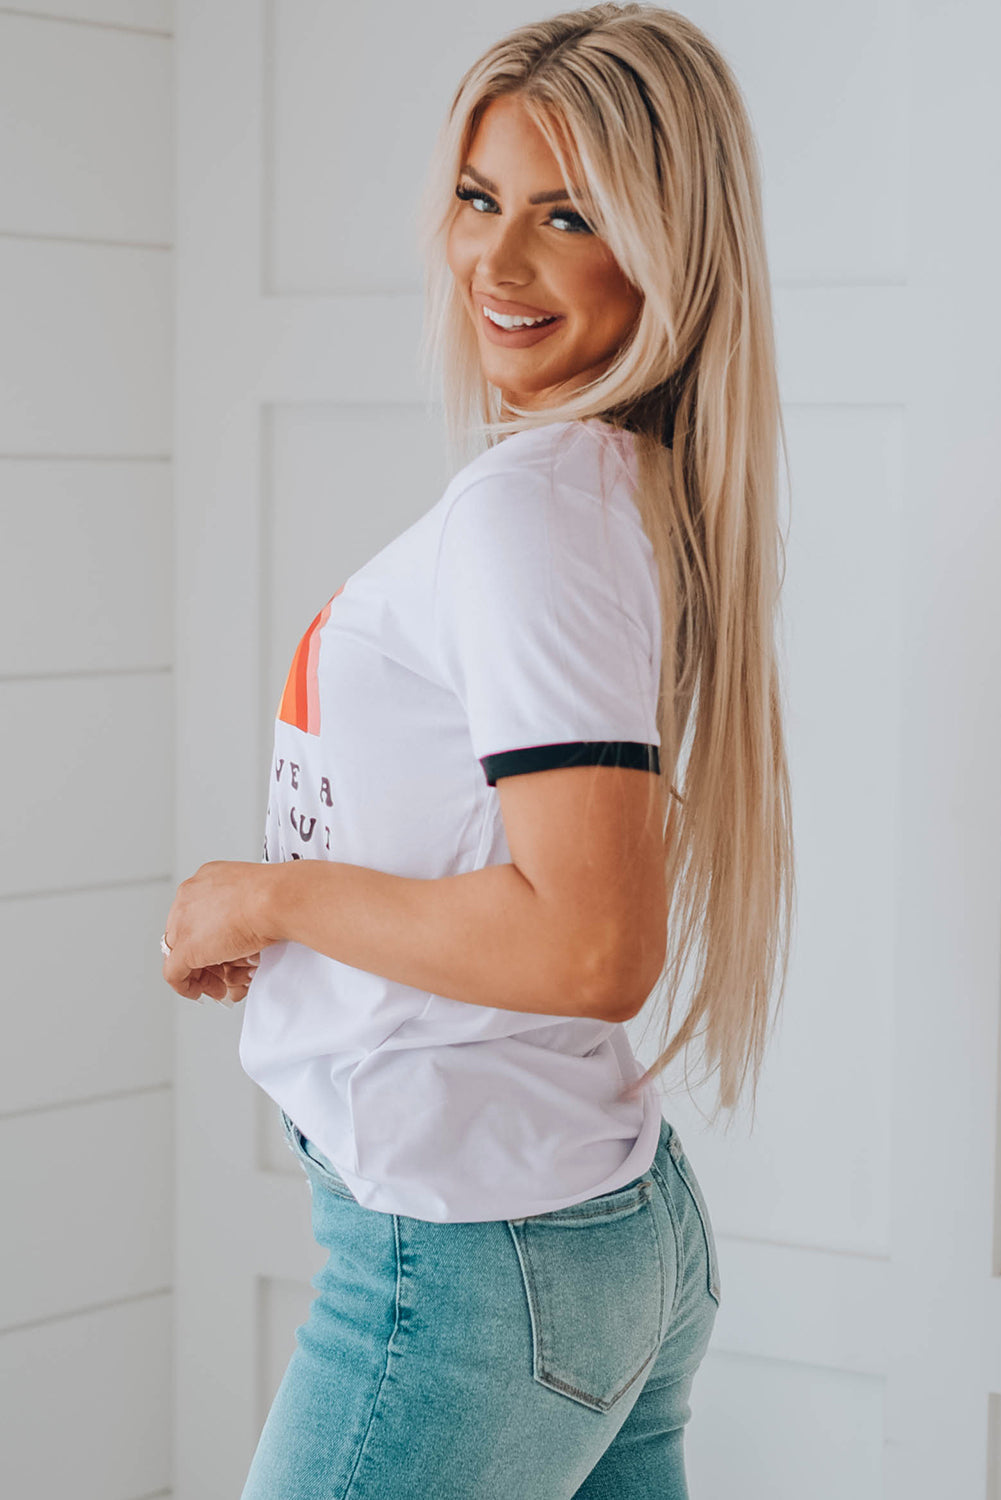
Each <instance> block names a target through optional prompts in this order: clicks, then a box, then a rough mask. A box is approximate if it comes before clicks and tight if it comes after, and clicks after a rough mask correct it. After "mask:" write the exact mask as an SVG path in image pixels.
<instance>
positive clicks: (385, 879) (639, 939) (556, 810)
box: [258, 766, 666, 1021]
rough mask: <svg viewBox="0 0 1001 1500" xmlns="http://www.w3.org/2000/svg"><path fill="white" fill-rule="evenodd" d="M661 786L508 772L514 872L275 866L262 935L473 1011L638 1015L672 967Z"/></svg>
mask: <svg viewBox="0 0 1001 1500" xmlns="http://www.w3.org/2000/svg"><path fill="white" fill-rule="evenodd" d="M656 783H657V778H656V777H655V776H653V775H652V774H651V773H649V772H645V771H638V770H632V769H625V768H621V767H612V766H586V767H585V766H575V767H567V768H561V769H555V770H547V771H541V772H533V773H530V774H526V775H520V776H510V777H505V778H503V779H502V780H500V781H499V782H498V793H499V795H500V798H501V805H502V811H503V816H504V824H505V830H506V833H507V838H508V846H509V848H510V850H511V854H512V858H513V861H514V862H513V863H511V864H503V865H488V866H487V867H486V868H485V869H481V870H474V871H469V872H468V873H466V874H462V875H450V876H445V877H443V878H441V879H413V878H410V877H406V876H401V875H389V874H385V873H383V872H381V871H379V870H371V869H368V868H366V867H364V866H360V865H350V864H342V863H338V862H335V861H327V860H317V859H301V860H289V861H287V862H285V863H282V864H279V865H272V866H266V867H263V869H266V871H267V876H268V878H267V879H266V880H265V881H263V882H262V885H261V890H262V893H263V896H262V899H263V902H264V910H263V911H262V912H261V913H260V914H259V919H258V921H259V927H260V930H261V932H262V933H263V934H265V935H266V938H267V940H268V941H269V942H280V941H282V940H286V939H288V940H291V941H293V942H296V943H302V944H304V945H305V946H306V947H308V948H313V949H315V950H316V951H317V952H319V953H326V954H327V955H329V956H330V957H331V958H335V959H338V960H339V961H340V962H341V963H345V964H350V965H351V966H352V967H354V968H359V969H365V970H367V971H369V972H370V973H373V974H381V975H384V976H385V977H386V978H387V979H393V980H396V981H398V982H399V983H402V984H408V985H413V986H414V987H415V988H417V989H420V990H427V991H430V992H431V993H433V994H438V995H445V996H448V997H449V998H452V999H455V1000H462V1001H465V1002H466V1003H467V1004H470V1005H486V1006H492V1007H496V1008H497V1009H498V1010H516V1011H530V1012H533V1013H535V1014H539V1015H560V1016H589V1017H600V1018H601V1019H604V1020H610V1021H622V1020H625V1019H627V1018H628V1017H630V1016H632V1015H635V1014H636V1013H637V1011H638V1010H639V1009H640V1008H641V1006H642V1005H643V1003H644V1001H645V1000H646V998H647V996H648V995H649V993H650V991H651V989H652V988H653V986H654V984H655V983H656V981H657V978H658V975H659V974H660V970H661V967H662V965H663V960H664V951H665V942H666V910H665V904H664V903H665V896H664V846H663V809H662V807H661V804H660V800H659V798H658V799H657V800H656V803H653V802H651V801H650V800H648V799H650V796H651V792H653V791H655V790H656ZM654 807H656V809H657V810H658V811H659V813H660V816H657V815H656V813H655V812H654Z"/></svg>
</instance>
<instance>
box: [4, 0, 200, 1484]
mask: <svg viewBox="0 0 1001 1500" xmlns="http://www.w3.org/2000/svg"><path fill="white" fill-rule="evenodd" d="M172 29H173V18H172V6H171V5H170V3H169V0H47V3H45V4H44V5H38V6H35V5H32V4H30V3H24V0H22V3H21V4H20V5H18V6H16V7H9V8H7V7H3V8H0V532H2V541H0V724H2V733H0V779H2V785H3V787H4V793H5V797H4V812H3V817H2V820H0V825H2V832H0V849H2V853H0V953H2V954H3V1046H2V1048H0V1171H2V1178H3V1213H4V1224H5V1232H4V1235H3V1241H2V1243H3V1251H2V1274H0V1412H2V1414H3V1415H2V1417H0V1493H2V1494H4V1495H11V1496H14V1495H17V1496H24V1497H27V1496H31V1497H33V1500H50V1497H52V1500H55V1497H57V1496H58V1497H64V1496H70V1495H72V1496H73V1497H74V1500H138V1497H150V1496H153V1495H165V1494H169V1493H170V1483H171V1451H170V1432H171V1416H172V1413H171V1386H170V1374H171V1323H172V1301H173V1299H172V1285H171V1284H172V1278H173V1265H172V1261H173V1255H172V1198H173V1161H172V1157H173V1152H172V1132H171V1120H172V1097H171V1095H172V1088H171V1079H172V1073H173V1057H172V1050H173V1048H172V1018H173V1006H172V1004H171V992H169V991H168V990H167V989H166V987H165V986H164V984H163V981H162V979H161V977H160V957H159V953H158V949H157V936H158V934H159V932H160V930H161V927H162V918H163V916H164V913H165V911H166V909H167V905H168V904H169V900H170V897H171V894H172V890H173V883H172V879H171V859H172V848H171V823H172V810H173V765H172V751H173V727H172V726H173V690H172V689H173V683H172V668H173V656H174V650H173V638H172V590H173V565H172V557H171V536H172V526H171V449H172V391H171V381H172V367H173V358H172V354H173V351H172V340H173V303H172V294H173V266H172V259H173V257H172V241H173V217H174V210H173V136H174V131H173V62H174V60H173V41H172Z"/></svg>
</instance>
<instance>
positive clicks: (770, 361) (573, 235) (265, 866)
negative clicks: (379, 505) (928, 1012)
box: [163, 4, 792, 1500]
mask: <svg viewBox="0 0 1001 1500" xmlns="http://www.w3.org/2000/svg"><path fill="white" fill-rule="evenodd" d="M423 249H424V253H425V257H426V263H427V267H428V317H427V324H426V328H427V344H426V353H427V354H428V356H429V364H430V367H431V368H432V370H436V369H438V368H439V367H440V371H441V374H442V377H443V387H444V393H445V400H446V411H447V413H448V417H449V424H450V432H451V435H452V438H453V440H455V439H464V438H465V437H466V436H467V435H468V434H469V433H470V432H471V431H473V432H475V431H477V430H478V432H479V434H480V436H481V438H482V437H483V436H485V437H486V439H487V444H486V447H485V448H484V449H483V450H482V451H480V452H478V453H477V454H476V455H475V456H474V457H472V458H471V459H470V460H469V461H468V462H467V463H466V464H465V465H464V466H463V467H462V468H460V469H459V472H458V473H457V474H456V476H455V478H454V479H453V480H452V481H451V483H450V484H449V486H448V487H447V489H446V491H445V493H444V495H443V496H442V498H441V500H440V501H439V502H438V503H437V504H436V505H435V506H433V507H432V508H431V509H430V510H429V511H428V512H427V513H426V514H425V515H423V516H422V517H421V518H420V519H419V520H418V521H417V522H416V523H415V524H414V525H413V526H411V527H410V528H408V530H407V531H405V532H404V533H403V534H402V535H401V536H399V537H397V538H396V540H395V541H393V542H392V543H391V544H390V545H389V546H388V547H386V548H384V549H383V550H382V551H381V552H380V553H379V554H377V556H376V557H374V558H372V559H371V560H370V561H369V562H368V563H367V564H365V566H364V567H362V568H361V569H359V570H358V572H356V573H355V574H353V575H352V576H351V578H349V579H347V580H346V581H344V582H343V583H342V584H341V585H340V587H338V589H337V590H336V592H335V593H334V594H333V595H332V597H331V598H330V599H329V600H328V601H327V603H326V604H325V605H324V606H323V608H322V609H321V610H320V611H319V613H318V614H317V615H316V617H315V619H314V620H313V622H312V624H311V625H310V626H309V628H308V630H307V631H306V633H305V635H304V636H303V639H302V642H301V643H300V646H299V648H298V651H297V652H296V656H295V659H294V660H293V663H292V666H291V668H290V671H289V674H288V680H287V682H286V686H285V690H284V693H283V695H282V700H281V703H280V705H279V709H278V715H277V718H276V723H275V755H274V761H273V766H272V777H271V781H270V795H269V803H268V816H267V833H266V841H265V860H264V862H263V863H261V864H250V863H241V862H226V861H216V862H212V863H209V864H207V865H203V866H202V867H201V868H200V869H199V870H198V871H197V873H196V874H195V875H194V876H193V877H192V878H191V879H190V880H187V881H185V882H183V884H182V885H181V886H180V887H179V889H178V892H177V896H176V898H175V901H174V904H173V906H172V907H171V910H170V913H169V915H168V919H167V924H166V930H165V934H164V940H163V941H164V950H165V956H166V961H165V965H164V973H165V977H166V978H167V980H168V982H169V983H171V984H172V985H173V986H174V988H175V989H177V990H178V992H179V993H181V994H184V995H188V996H190V997H192V998H200V997H201V996H202V995H203V994H208V995H210V996H213V997H214V998H216V999H228V1000H229V1001H230V1002H232V1001H233V1000H235V999H239V998H242V997H244V996H245V997H246V1001H247V1006H246V1010H245V1013H244V1020H243V1030H242V1034H241V1040H240V1057H241V1062H242V1064H243V1066H244V1068H245V1069H246V1071H247V1072H248V1074H249V1075H250V1076H251V1077H252V1078H253V1079H255V1081H257V1082H258V1083H259V1084H260V1085H261V1087H262V1088H263V1089H264V1090H265V1091H266V1092H267V1093H268V1094H269V1095H270V1096H271V1097H272V1098H273V1099H274V1100H275V1101H276V1103H277V1104H278V1105H279V1106H280V1108H281V1113H282V1120H283V1124H284V1127H285V1131H286V1136H287V1139H288V1142H289V1144H290V1146H291V1148H292V1150H293V1151H294V1153H295V1154H296V1156H297V1158H298V1159H299V1161H300V1162H301V1164H302V1166H303V1168H304V1170H305V1172H306V1175H307V1178H308V1181H309V1184H310V1188H311V1191H312V1211H313V1228H314V1233H315V1234H316V1237H317V1240H318V1242H319V1243H320V1244H321V1245H323V1246H324V1247H325V1248H328V1249H329V1251H330V1256H329V1260H328V1262H327V1265H326V1267H325V1268H324V1270H323V1271H322V1272H320V1273H319V1274H318V1275H317V1276H316V1277H315V1278H314V1281H313V1285H314V1287H315V1288H316V1291H317V1296H316V1298H315V1299H314V1301H313V1304H312V1307H311V1310H310V1315H309V1318H308V1320H307V1322H306V1323H305V1324H304V1325H303V1327H301V1328H299V1329H298V1330H297V1335H296V1337H297V1347H296V1350H295V1353H294V1354H293V1357H292V1359H291V1361H290V1363H289V1366H288V1369H287V1370H286V1373H285V1376H284V1379H283V1381H282V1383H281V1386H280V1388H279V1391H278V1393H277V1395H276V1397H275V1401H274V1403H273V1405H272V1408H271V1411H270V1414H269V1416H268V1419H267V1422H266V1424H265V1427H264V1430H263V1432H262V1434H261V1438H260V1442H259V1444H258V1447H257V1451H256V1453H255V1455H254V1458H253V1462H252V1464H251V1468H250V1473H249V1475H248V1478H247V1482H246V1487H245V1489H244V1492H243V1500H264V1497H268V1500H279V1497H281V1500H292V1497H306V1496H309V1497H321V1496H322V1497H331V1500H332V1497H334V1496H337V1497H342V1496H349V1495H350V1496H355V1495H357V1496H358V1497H359V1500H360V1497H361V1496H362V1495H365V1496H373V1497H375V1496H379V1497H383V1496H384V1497H387V1500H388V1497H393V1500H402V1497H410V1496H413V1497H418V1496H420V1497H424V1496H427V1497H431V1496H434V1497H435V1500H447V1497H455V1500H459V1497H461V1500H493V1497H497V1500H500V1497H504V1500H509V1497H511V1496H515V1495H517V1496H518V1497H519V1500H533V1497H537V1500H559V1497H564V1496H566V1497H569V1496H578V1497H581V1496H583V1497H588V1500H599V1497H615V1500H631V1497H637V1500H638V1497H640V1496H644V1497H646V1496H652V1495H657V1496H658V1497H664V1500H667V1497H671V1500H677V1497H683V1496H685V1495H686V1494H687V1488H686V1481H685V1469H684V1456H683V1433H684V1426H685V1423H686V1421H687V1420H688V1418H689V1416H690V1407H689V1404H688V1398H689V1395H690V1391H691V1387H692V1382H693V1379H694V1376H695V1372H696V1370H697V1369H698V1367H699V1364H700V1362H701V1360H702V1358H703V1356H704V1354H705V1351H706V1348H707V1346H708V1343H709V1339H710V1335H711V1332H712V1328H713V1324H714V1321H715V1317H716V1312H717V1308H718V1305H719V1297H720V1283H719V1270H718V1263H717V1257H716V1245H715V1240H714V1237H713V1231H712V1225H711V1222H710V1218H709V1214H708V1211H707V1208H706V1204H705V1200H704V1198H703V1195H702V1192H701V1189H700V1186H699V1184H698V1181H697V1179H696V1177H695V1174H694V1172H693V1170H692V1167H691V1164H690V1162H689V1161H688V1160H687V1158H686V1156H685V1154H684V1151H683V1150H682V1147H681V1142H680V1140H679V1138H678V1135H677V1132H675V1131H674V1130H673V1128H672V1127H671V1126H670V1125H669V1124H668V1123H667V1121H665V1120H664V1119H663V1118H662V1117H661V1114H660V1108H659V1095H658V1093H657V1091H656V1090H655V1089H654V1088H653V1087H652V1086H651V1085H652V1080H653V1079H654V1078H655V1077H656V1076H657V1075H658V1074H659V1073H660V1072H662V1071H663V1069H664V1068H665V1067H666V1066H667V1064H668V1063H669V1062H670V1061H671V1059H672V1058H673V1057H674V1056H676V1055H677V1054H678V1053H679V1052H680V1051H681V1050H682V1049H683V1048H684V1047H685V1046H686V1045H687V1043H688V1042H689V1041H692V1040H694V1039H695V1038H696V1036H697V1035H702V1036H704V1038H705V1053H706V1056H707V1059H708V1060H709V1061H710V1063H712V1064H714V1065H715V1066H716V1068H717V1069H718V1071H719V1074H720V1089H719V1094H720V1105H721V1107H726V1108H729V1109H731V1110H732V1109H733V1108H734V1107H735V1105H736V1103H737V1101H738V1098H739V1095H740V1093H741V1088H742V1085H743V1082H744V1080H745V1077H746V1076H747V1073H748V1070H749V1069H750V1071H751V1076H752V1082H754V1081H755V1080H756V1078H757V1073H758V1069H759V1066H760V1061H761V1056H762V1050H763V1045H764V1040H765V1033H766V1030H767V1019H768V1013H769V997H770V995H771V993H772V990H773V984H774V979H775V971H776V964H777V960H778V958H779V957H782V959H783V966H782V980H783V986H784V975H785V960H786V958H787V953H788V941H789V938H788V932H789V913H790V910H791V894H790V893H791V889H792V878H791V877H792V853H791V833H790V818H789V791H788V777H787V769H786V760H785V752H784V746H783V739H782V727H781V718H780V711H779V709H780V695H779V685H778V680H777V670H776V662H775V651H774V644H773V630H774V616H775V610H776V605H777V593H778V568H777V551H778V542H779V537H778V534H777V524H776V489H777V485H776V463H775V459H776V448H777V439H778V435H779V432H780V416H779V407H778V398H777V390H776V379H775V368H774V357H773V348H772V332H771V314H770V307H769V296H768V280H767V266H766V258H765V252H764V247H763V239H762V228H761V215H760V206H759V189H758V178H757V169H756V164H755V158H754V150H753V144H752V139H751V134H750V130H749V126H748V122H747V117H746V113H745V110H744V107H743V105H742V102H741V99H740V95H739V92H738V89H737V87H736V85H735V83H734V81H733V78H732V76H731V74H730V72H729V70H728V68H727V66H726V64H725V63H724V62H723V60H722V59H721V58H720V56H719V54H718V53H717V52H716V50H715V49H714V48H713V47H712V45H711V44H710V43H709V41H708V40H707V39H706V37H705V36H704V35H703V34H702V33H701V32H700V31H699V30H698V29H697V28H696V27H695V26H693V25H692V23H691V22H689V21H687V20H686V19H685V18H684V17H682V16H680V15H677V14H675V13H673V12H670V11H664V10H660V9H656V8H652V7H647V6H641V5H621V6H620V5H613V4H603V5H597V6H594V7H592V8H590V9H587V10H580V11H572V12H568V13H566V14H564V15H559V16H556V17H553V18H551V19H549V20H546V21H543V22H540V23H539V24H537V25H528V26H524V27H521V28H519V29H518V30H517V31H515V32H513V33H512V34H511V35H509V36H508V37H506V38H504V39H503V40H501V41H500V42H498V43H497V44H496V45H494V46H493V47H491V48H490V49H489V50H488V51H487V52H486V53H485V54H484V56H483V57H482V58H481V59H480V60H479V61H478V62H477V63H475V64H474V65H473V66H472V67H471V68H470V69H469V70H468V72H467V73H466V75H465V77H464V78H463V80H462V82H461V84H460V87H459V89H458V91H457V93H456V96H455V99H454V101H453V104H452V108H451V111H450V114H449V118H448V120H447V122H446V124H445V126H444V128H443V130H442V133H441V136H440V139H439V142H438V145H437V147H436V155H435V160H434V162H433V165H432V170H431V173H430V176H429V181H428V187H427V196H426V200H425V212H424V220H423ZM477 422H478V424H479V425H478V428H477ZM685 736H687V737H688V745H687V754H686V758H685V764H684V777H683V778H681V777H680V775H679V767H680V753H681V748H682V740H683V737H685ZM676 776H677V777H678V779H679V780H681V782H682V789H681V790H679V789H678V788H677V787H675V785H674V778H675V777H676ZM669 809H670V811H669ZM686 963H694V983H693V986H692V998H691V1001H690V1004H689V1008H688V1011H687V1014H686V1016H685V1018H684V1020H683V1022H682V1024H681V1026H680V1028H679V1029H678V1031H677V1034H676V1036H675V1037H674V1038H673V1039H672V1040H671V1042H670V1044H669V1045H666V1046H665V1048H664V1050H663V1051H662V1053H661V1055H660V1056H659V1057H658V1059H657V1061H656V1063H655V1064H654V1065H653V1066H652V1067H651V1068H650V1069H649V1070H648V1072H647V1073H646V1074H645V1075H643V1076H642V1077H639V1076H637V1075H638V1074H639V1068H638V1065H637V1063H636V1060H635V1058H634V1056H633V1053H632V1051H631V1049H630V1046H629V1042H628V1040H627V1038H626V1035H625V1031H624V1028H623V1025H622V1022H623V1021H624V1020H626V1019H627V1018H629V1017H631V1016H635V1015H637V1014H638V1013H639V1011H640V1010H641V1008H642V1007H643V1006H644V1005H645V1003H646V1002H647V1000H648V997H649V996H650V994H651V991H652V990H653V989H654V988H655V986H656V985H657V984H658V981H664V982H665V993H666V1006H665V1011H666V1022H665V1042H666V1040H667V1037H666V1031H667V1023H669V1021H670V1017H671V1010H672V1006H673V1003H674V998H675V995H676V993H677V990H678V988H679V987H680V982H681V974H682V971H683V969H684V967H685V965H686Z"/></svg>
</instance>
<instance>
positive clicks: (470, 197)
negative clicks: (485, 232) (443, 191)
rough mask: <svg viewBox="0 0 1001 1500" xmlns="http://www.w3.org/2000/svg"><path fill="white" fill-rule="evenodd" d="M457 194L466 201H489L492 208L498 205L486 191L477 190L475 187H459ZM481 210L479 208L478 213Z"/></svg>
mask: <svg viewBox="0 0 1001 1500" xmlns="http://www.w3.org/2000/svg"><path fill="white" fill-rule="evenodd" d="M455 196H456V197H457V198H461V199H462V201H463V202H464V203H489V204H490V206H491V208H496V207H497V205H496V204H495V203H494V200H493V199H492V198H488V197H487V195H486V194H485V193H477V192H475V191H474V189H473V188H467V187H457V188H456V190H455ZM479 212H480V210H479V209H477V213H479Z"/></svg>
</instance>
